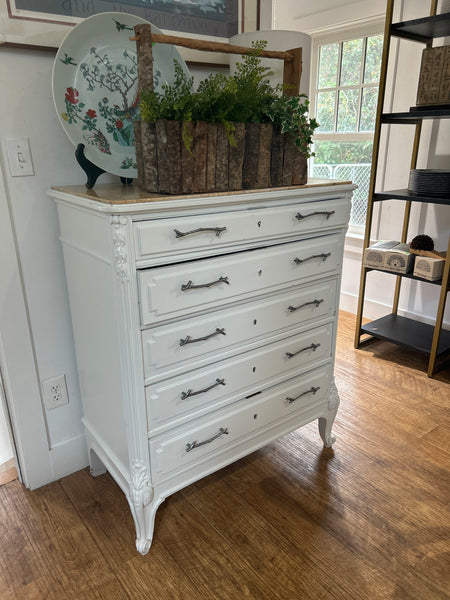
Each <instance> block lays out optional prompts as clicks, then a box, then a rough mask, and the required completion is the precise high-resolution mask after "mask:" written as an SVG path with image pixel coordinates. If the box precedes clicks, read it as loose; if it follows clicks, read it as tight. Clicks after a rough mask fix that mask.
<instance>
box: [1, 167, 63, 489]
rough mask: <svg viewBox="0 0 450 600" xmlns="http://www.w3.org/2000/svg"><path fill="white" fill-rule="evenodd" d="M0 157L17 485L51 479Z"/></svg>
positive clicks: (6, 375)
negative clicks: (17, 469)
mask: <svg viewBox="0 0 450 600" xmlns="http://www.w3.org/2000/svg"><path fill="white" fill-rule="evenodd" d="M3 166H4V165H3V164H2V162H1V156H0V282H1V285H0V367H1V373H2V379H3V386H4V396H5V399H6V402H7V406H8V412H9V415H10V417H11V426H12V432H13V437H14V445H15V448H16V450H17V460H18V464H19V469H20V477H21V481H22V482H23V483H24V485H26V487H28V488H30V489H34V488H37V487H40V486H41V485H44V484H46V483H48V482H50V481H52V468H51V461H50V451H49V445H48V441H47V432H46V427H45V421H44V413H43V410H42V404H41V392H40V385H39V379H38V376H37V370H36V364H35V358H34V348H33V340H32V336H31V332H30V328H29V322H28V311H27V304H26V298H25V295H24V291H23V290H24V288H23V285H22V279H21V275H20V261H19V258H18V256H17V252H16V243H15V238H14V227H13V224H12V221H11V216H10V210H9V206H8V194H7V189H6V187H5V178H4V176H3V173H4V171H3Z"/></svg>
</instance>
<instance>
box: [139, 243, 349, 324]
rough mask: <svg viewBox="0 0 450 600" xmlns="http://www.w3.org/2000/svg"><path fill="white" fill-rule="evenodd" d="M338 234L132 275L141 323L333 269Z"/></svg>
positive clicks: (336, 260) (339, 248)
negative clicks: (137, 280)
mask: <svg viewBox="0 0 450 600" xmlns="http://www.w3.org/2000/svg"><path fill="white" fill-rule="evenodd" d="M342 245H343V239H342V236H341V235H327V236H321V237H317V238H312V239H308V240H304V241H301V242H291V243H289V244H282V245H279V246H272V247H270V248H263V249H260V250H252V251H248V252H242V253H236V254H231V255H228V256H226V257H218V258H208V259H203V260H198V261H194V262H186V263H182V264H178V265H172V266H167V267H159V268H158V267H157V268H152V269H145V270H143V271H140V272H139V274H138V278H139V290H140V308H141V321H142V324H143V325H146V324H152V323H156V322H157V321H161V320H164V319H170V318H175V317H181V316H184V315H187V314H189V313H192V312H195V311H200V310H205V309H208V308H215V307H218V306H222V305H224V304H226V303H228V302H232V301H236V300H244V299H246V298H251V297H254V296H257V295H260V294H262V293H268V292H272V291H276V290H277V289H278V288H283V287H287V286H292V285H294V284H297V283H299V282H300V281H301V280H302V279H305V278H307V277H314V276H315V277H318V276H321V275H324V274H331V273H334V272H337V271H338V268H339V266H340V264H341V260H342Z"/></svg>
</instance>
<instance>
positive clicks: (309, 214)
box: [295, 210, 336, 221]
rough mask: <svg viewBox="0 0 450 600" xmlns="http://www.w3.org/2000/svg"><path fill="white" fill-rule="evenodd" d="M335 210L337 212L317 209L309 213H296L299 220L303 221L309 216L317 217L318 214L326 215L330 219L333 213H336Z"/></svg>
mask: <svg viewBox="0 0 450 600" xmlns="http://www.w3.org/2000/svg"><path fill="white" fill-rule="evenodd" d="M335 212H336V211H335V210H316V211H315V212H312V213H308V214H307V215H302V213H297V214H296V215H295V218H296V219H297V220H298V221H303V219H308V218H309V217H315V216H316V215H325V217H326V218H327V219H329V218H330V217H331V215H334V213H335Z"/></svg>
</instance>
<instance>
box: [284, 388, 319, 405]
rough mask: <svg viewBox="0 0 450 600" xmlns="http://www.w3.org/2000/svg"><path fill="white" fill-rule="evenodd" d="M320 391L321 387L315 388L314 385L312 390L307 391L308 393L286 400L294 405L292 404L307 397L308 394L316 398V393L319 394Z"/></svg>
mask: <svg viewBox="0 0 450 600" xmlns="http://www.w3.org/2000/svg"><path fill="white" fill-rule="evenodd" d="M319 390H320V386H318V387H314V386H313V385H312V386H311V389H309V390H306V392H302V393H301V394H299V395H298V396H295V398H286V401H287V403H288V404H292V402H295V401H296V400H298V399H299V398H302V397H303V396H306V395H307V394H312V395H313V396H314V394H315V393H316V392H318V391H319Z"/></svg>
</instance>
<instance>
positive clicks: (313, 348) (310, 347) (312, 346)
mask: <svg viewBox="0 0 450 600" xmlns="http://www.w3.org/2000/svg"><path fill="white" fill-rule="evenodd" d="M319 346H320V344H311V345H310V346H306V347H305V348H302V349H301V350H297V352H286V356H287V357H288V358H292V357H293V356H297V354H300V353H301V352H305V350H312V351H313V352H315V351H316V350H317V348H318V347H319Z"/></svg>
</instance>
